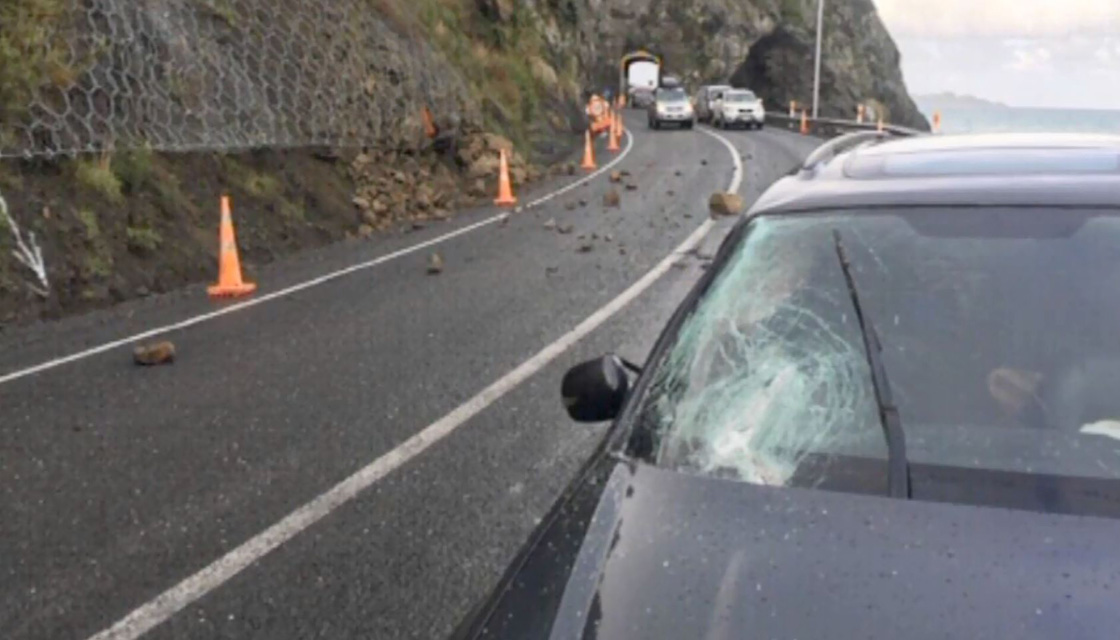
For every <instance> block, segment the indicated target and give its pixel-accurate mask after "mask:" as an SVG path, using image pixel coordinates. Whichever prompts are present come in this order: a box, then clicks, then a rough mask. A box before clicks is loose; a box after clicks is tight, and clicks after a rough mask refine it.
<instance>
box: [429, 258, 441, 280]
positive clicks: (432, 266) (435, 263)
mask: <svg viewBox="0 0 1120 640" xmlns="http://www.w3.org/2000/svg"><path fill="white" fill-rule="evenodd" d="M440 273H443V256H441V255H439V254H438V253H433V254H432V255H431V256H429V257H428V275H430V276H434V275H438V274H440Z"/></svg>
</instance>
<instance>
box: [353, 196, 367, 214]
mask: <svg viewBox="0 0 1120 640" xmlns="http://www.w3.org/2000/svg"><path fill="white" fill-rule="evenodd" d="M350 202H352V203H353V204H354V206H355V207H357V208H359V209H361V210H362V211H365V210H367V209H369V208H370V203H369V200H366V199H365V198H362V197H359V196H354V198H353V199H351V200H350Z"/></svg>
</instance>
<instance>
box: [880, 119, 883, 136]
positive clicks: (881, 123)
mask: <svg viewBox="0 0 1120 640" xmlns="http://www.w3.org/2000/svg"><path fill="white" fill-rule="evenodd" d="M882 132H883V118H881V117H880V118H879V133H882Z"/></svg>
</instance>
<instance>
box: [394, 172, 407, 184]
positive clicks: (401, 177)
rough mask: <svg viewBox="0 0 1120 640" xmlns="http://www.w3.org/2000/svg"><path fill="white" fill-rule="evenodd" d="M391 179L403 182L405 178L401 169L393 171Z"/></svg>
mask: <svg viewBox="0 0 1120 640" xmlns="http://www.w3.org/2000/svg"><path fill="white" fill-rule="evenodd" d="M393 179H394V180H396V181H397V182H399V183H401V184H404V183H405V180H407V178H406V177H405V175H404V172H403V171H394V172H393Z"/></svg>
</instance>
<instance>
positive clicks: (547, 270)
mask: <svg viewBox="0 0 1120 640" xmlns="http://www.w3.org/2000/svg"><path fill="white" fill-rule="evenodd" d="M557 271H560V267H545V268H544V273H545V275H547V276H550V275H552V274H554V273H556V272H557Z"/></svg>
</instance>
